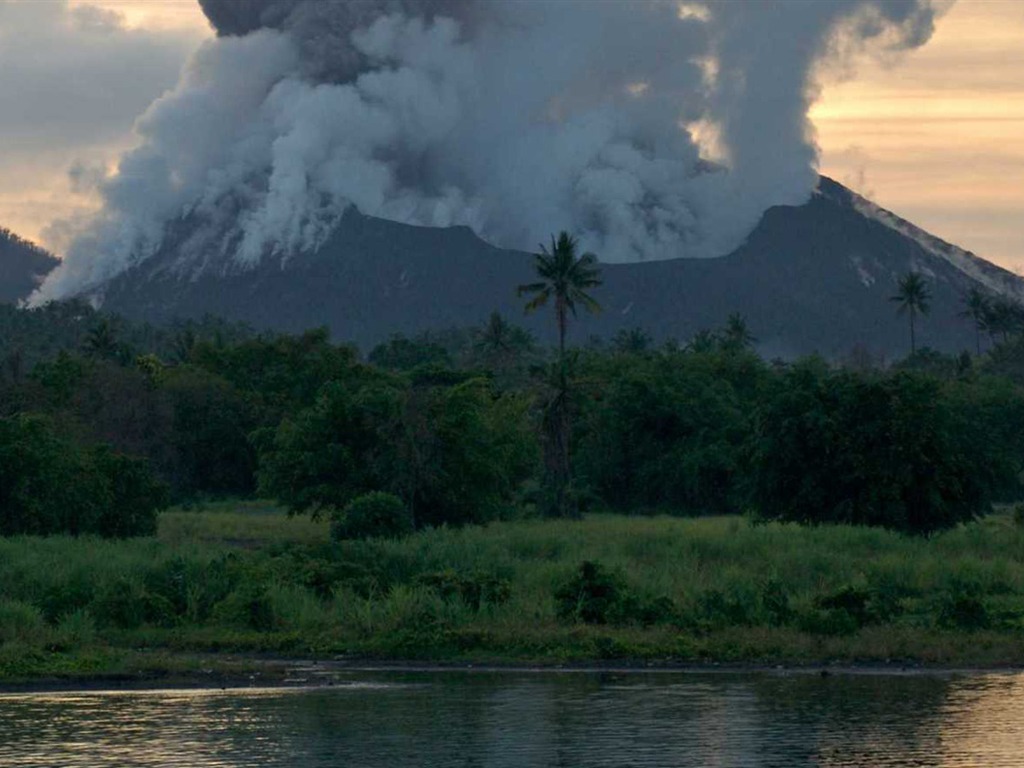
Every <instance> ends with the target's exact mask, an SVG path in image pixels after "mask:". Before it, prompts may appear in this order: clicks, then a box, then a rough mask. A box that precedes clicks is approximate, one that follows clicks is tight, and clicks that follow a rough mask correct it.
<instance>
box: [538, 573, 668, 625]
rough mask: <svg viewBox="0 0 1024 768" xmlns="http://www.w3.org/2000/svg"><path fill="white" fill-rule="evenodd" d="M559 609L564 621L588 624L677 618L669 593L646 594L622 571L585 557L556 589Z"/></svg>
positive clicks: (634, 622) (632, 622)
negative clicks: (632, 586) (630, 584)
mask: <svg viewBox="0 0 1024 768" xmlns="http://www.w3.org/2000/svg"><path fill="white" fill-rule="evenodd" d="M555 609H556V613H557V614H558V618H560V619H562V620H563V621H573V622H582V623H584V624H640V625H649V624H659V623H663V622H667V621H671V620H673V619H674V618H676V610H675V605H674V604H673V603H672V601H671V600H670V599H669V598H667V597H665V596H658V597H654V598H650V599H647V598H644V597H641V596H640V595H638V594H636V592H634V591H633V590H632V589H630V588H629V587H628V586H627V585H626V583H625V581H624V580H623V579H622V577H621V576H619V574H617V573H614V572H612V571H609V570H607V569H606V568H605V567H604V566H603V565H601V564H600V563H596V562H593V561H590V560H585V561H584V562H582V563H580V566H579V568H578V570H577V571H576V573H574V574H573V576H571V577H570V578H569V579H568V580H566V581H565V582H564V583H563V584H562V585H561V586H560V587H558V588H557V589H556V590H555Z"/></svg>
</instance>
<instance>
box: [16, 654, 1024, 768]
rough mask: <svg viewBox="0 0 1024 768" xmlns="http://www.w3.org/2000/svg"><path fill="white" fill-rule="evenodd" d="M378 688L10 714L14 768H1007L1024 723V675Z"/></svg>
mask: <svg viewBox="0 0 1024 768" xmlns="http://www.w3.org/2000/svg"><path fill="white" fill-rule="evenodd" d="M364 679H366V680H371V679H372V680H374V681H378V682H380V681H383V682H385V683H388V684H387V685H383V686H382V685H354V686H347V685H339V686H336V687H334V688H327V689H323V690H317V691H312V692H299V691H292V692H279V691H270V692H264V693H259V692H246V693H244V694H242V695H238V694H232V693H231V692H227V693H225V694H210V693H195V692H193V693H189V692H179V693H174V694H170V695H167V694H164V695H160V694H155V695H151V694H143V695H119V696H89V695H86V696H77V697H70V698H69V697H45V696H43V697H39V696H37V697H14V698H0V765H19V766H26V767H28V766H42V765H46V766H50V765H55V764H60V765H62V766H75V767H77V766H85V765H88V766H104V765H115V764H117V765H125V764H130V765H134V766H140V767H144V768H148V767H149V766H185V765H187V766H190V767H191V768H212V767H213V766H242V765H246V766H248V765H255V764H258V765H261V766H303V768H326V767H327V766H331V767H332V768H333V766H347V767H351V766H359V767H360V768H383V767H384V766H387V768H392V767H393V766H403V767H408V768H415V767H418V766H424V767H425V766H430V768H454V767H455V766H460V767H472V766H479V767H480V768H484V767H486V768H513V767H515V768H520V766H568V767H572V768H575V767H577V766H596V767H600V766H627V765H628V766H637V767H642V766H665V765H674V766H701V767H702V768H703V767H706V766H707V767H712V768H713V767H714V766H756V767H757V768H770V767H773V766H780V767H781V766H787V767H788V766H792V765H799V764H815V765H823V766H832V767H833V768H836V767H838V766H872V767H874V766H887V765H897V764H898V765H907V764H926V765H945V766H954V765H964V764H977V765H991V766H997V765H1012V764H1013V761H1016V760H1017V759H1018V757H1017V751H1018V743H1019V732H1020V726H1021V724H1022V723H1024V676H1020V675H1017V676H1012V675H986V676H976V677H971V678H938V677H925V676H913V677H892V676H880V675H879V676H872V675H865V676H833V677H829V678H824V679H823V678H820V677H818V676H816V675H810V674H806V675H804V674H796V675H779V676H776V675H758V674H735V675H734V674H721V675H690V674H654V673H652V674H618V673H603V674H590V673H586V674H583V673H567V674H560V675H558V674H527V673H500V674H491V673H472V672H470V673H463V672H452V673H444V674H412V673H390V674H382V675H374V676H372V677H370V676H368V677H366V678H364ZM1000 761H1002V762H1000Z"/></svg>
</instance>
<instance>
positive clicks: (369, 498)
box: [331, 491, 413, 541]
mask: <svg viewBox="0 0 1024 768" xmlns="http://www.w3.org/2000/svg"><path fill="white" fill-rule="evenodd" d="M412 530H413V526H412V515H410V514H409V510H408V509H407V508H406V506H405V504H403V503H402V500H401V499H400V498H398V497H397V496H395V495H393V494H390V493H383V492H381V491H372V492H370V493H364V494H363V495H362V496H358V497H356V498H355V499H353V500H352V501H351V502H349V503H348V504H347V505H346V506H345V509H343V510H342V511H341V514H339V515H337V516H336V517H335V518H334V520H332V521H331V538H332V539H334V540H336V541H337V540H340V539H370V538H388V539H397V538H401V537H402V536H406V535H408V534H410V533H412Z"/></svg>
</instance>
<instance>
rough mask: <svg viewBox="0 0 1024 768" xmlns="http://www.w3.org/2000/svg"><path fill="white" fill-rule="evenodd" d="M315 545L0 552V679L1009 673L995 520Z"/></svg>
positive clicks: (479, 530)
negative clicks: (392, 673) (274, 670)
mask: <svg viewBox="0 0 1024 768" xmlns="http://www.w3.org/2000/svg"><path fill="white" fill-rule="evenodd" d="M328 538H329V537H328V529H327V525H326V523H313V522H311V521H309V520H307V519H303V518H288V517H286V516H285V515H284V514H283V513H281V512H280V511H279V510H277V509H274V508H273V507H270V506H268V505H263V504H257V503H245V504H230V505H229V504H223V505H215V506H211V507H209V508H207V509H204V510H193V511H185V510H174V511H171V512H168V513H165V514H164V515H163V516H162V519H161V521H160V530H159V533H158V535H157V536H156V537H153V538H149V539H135V540H127V541H103V540H97V539H71V538H61V537H54V538H49V539H38V538H28V537H23V538H10V539H0V585H2V586H0V683H2V684H6V685H9V684H12V683H16V682H18V681H21V682H31V681H42V680H49V681H55V680H56V681H60V680H67V681H89V680H115V681H116V680H122V681H126V682H127V681H133V680H134V681H142V683H143V684H145V683H146V682H147V681H154V682H161V681H164V682H166V681H170V680H175V679H177V680H178V681H179V682H184V683H188V684H193V683H194V684H201V683H202V681H203V680H204V679H207V680H209V681H210V683H212V684H213V685H217V684H218V683H219V682H232V684H236V683H238V682H239V681H241V683H242V684H246V683H248V682H249V676H250V675H252V674H254V671H259V670H260V669H261V668H265V667H266V665H267V664H271V665H273V664H274V663H276V662H275V661H274V660H275V659H286V658H296V657H304V658H317V659H320V660H323V661H329V662H331V663H333V662H334V661H335V660H336V659H337V658H338V657H341V659H342V660H345V659H348V660H352V659H358V660H359V663H362V664H366V663H376V662H378V661H383V660H403V661H404V662H406V663H412V664H422V663H437V662H441V663H448V664H455V665H466V664H474V665H507V664H517V665H524V666H527V667H532V666H543V667H557V666H558V665H563V666H564V665H581V664H588V663H589V664H596V665H598V666H601V665H606V664H610V665H618V666H637V667H646V666H647V665H650V666H651V667H654V668H664V667H679V666H693V665H698V666H704V665H712V664H716V663H717V664H726V665H729V664H740V665H748V666H764V667H772V666H774V665H776V664H782V665H786V666H799V667H816V666H820V665H834V666H835V665H839V666H841V665H851V664H853V665H869V666H878V667H880V668H888V669H894V670H898V669H901V668H903V667H909V668H913V667H914V666H915V665H924V666H928V667H970V668H999V667H1012V666H1017V665H1019V664H1021V663H1022V661H1024V632H1021V629H1022V628H1024V529H1022V528H1021V527H1020V526H1018V525H1016V524H1015V523H1014V521H1013V520H1012V518H1011V517H1010V516H1009V515H996V516H993V517H991V518H989V519H987V520H984V521H982V522H979V523H974V524H971V525H968V526H963V527H961V528H958V529H956V530H953V531H949V532H947V533H944V534H941V535H939V536H936V537H933V538H931V539H910V538H905V537H901V536H897V535H894V534H891V533H888V532H885V531H878V530H868V529H851V528H842V527H821V528H799V527H796V526H781V525H767V526H754V525H751V524H750V523H749V522H748V521H746V520H743V519H740V518H697V519H680V518H669V517H655V518H626V517H618V516H592V517H589V518H588V519H586V520H584V521H582V522H579V523H569V522H562V521H520V522H506V523H495V524H492V525H489V526H486V527H473V528H465V529H460V530H444V529H442V530H434V531H426V532H423V533H419V534H416V535H414V536H412V537H409V538H408V539H404V540H401V541H392V542H380V541H376V542H347V543H341V544H331V543H330V542H329V540H328ZM583 563H589V564H590V565H588V566H583ZM214 676H216V677H214Z"/></svg>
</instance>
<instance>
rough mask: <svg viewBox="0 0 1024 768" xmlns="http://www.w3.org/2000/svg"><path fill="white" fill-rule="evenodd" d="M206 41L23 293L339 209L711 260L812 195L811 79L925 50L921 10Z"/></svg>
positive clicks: (300, 26) (556, 9) (704, 15)
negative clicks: (879, 57) (95, 200)
mask: <svg viewBox="0 0 1024 768" xmlns="http://www.w3.org/2000/svg"><path fill="white" fill-rule="evenodd" d="M200 4H201V5H202V8H203V11H204V12H205V13H206V15H207V17H208V18H209V19H210V22H211V24H212V25H213V26H214V28H215V29H216V30H217V33H218V36H217V37H216V38H215V39H211V40H209V41H207V42H206V43H204V44H203V45H202V46H201V47H200V49H199V50H198V51H197V52H196V53H195V55H194V56H193V57H192V59H191V61H190V62H189V63H188V65H187V66H186V68H185V70H184V71H183V72H182V75H181V79H180V81H179V83H178V85H177V87H176V88H175V89H174V90H172V91H171V92H169V93H166V94H164V95H163V96H161V97H160V98H158V99H157V100H156V101H155V102H154V103H153V104H152V106H150V108H149V109H148V110H147V111H146V112H145V114H143V115H142V116H141V117H140V118H139V119H138V122H137V124H136V132H137V134H138V137H139V143H138V146H137V147H136V148H135V149H133V150H131V151H130V152H128V153H127V154H125V155H124V156H123V157H122V158H121V161H120V165H119V169H118V172H117V173H116V174H113V175H111V176H109V177H106V178H99V179H97V180H95V184H96V189H97V191H98V192H99V194H100V196H101V198H102V200H103V203H104V206H103V209H102V211H101V212H100V214H98V215H97V216H95V217H93V218H91V219H89V220H87V221H78V222H62V223H61V224H60V225H59V226H60V227H61V228H62V229H63V231H65V232H71V233H72V235H71V237H70V238H69V245H68V247H67V249H66V253H65V257H66V258H65V261H64V263H63V264H62V265H61V266H60V267H59V268H58V269H57V270H56V271H55V272H54V273H53V274H52V275H51V276H50V278H49V279H48V280H47V281H46V283H45V284H44V286H43V287H42V288H41V290H40V292H39V293H37V294H36V296H35V299H34V300H35V301H36V302H41V301H45V300H47V299H51V298H59V297H62V296H66V295H69V294H73V293H76V292H80V291H83V290H87V289H89V288H90V287H93V286H95V285H97V284H99V283H101V282H102V281H104V280H106V279H109V278H110V277H112V276H113V275H115V274H117V273H119V272H121V271H123V270H124V269H126V268H127V267H129V266H131V265H132V264H135V263H138V262H139V261H141V260H144V259H146V258H149V257H150V256H152V255H153V254H154V253H156V252H157V251H158V250H159V249H160V247H161V245H162V244H163V243H164V241H165V239H166V238H168V237H173V238H174V243H175V249H176V253H177V254H178V258H179V263H180V266H181V268H182V269H183V270H197V269H203V268H214V266H215V267H216V268H219V269H244V268H245V267H246V266H247V265H251V264H254V263H256V262H258V261H260V260H262V259H271V258H276V259H283V258H286V257H287V256H288V255H290V254H293V253H295V252H297V251H301V250H311V249H315V248H316V247H317V246H318V244H320V243H322V242H323V241H324V240H325V238H326V237H328V236H329V235H330V233H331V231H332V229H333V227H334V225H335V224H336V223H337V221H338V219H339V217H340V216H341V215H342V214H343V213H344V211H345V210H346V209H347V208H349V207H350V206H355V207H356V208H357V209H358V210H359V211H361V212H362V213H364V214H369V215H373V216H380V217H384V218H389V219H395V220H399V221H403V222H409V223H415V224H424V225H435V226H446V225H452V224H466V225H469V226H471V227H472V228H473V229H474V230H476V231H477V232H478V233H479V234H480V235H481V236H483V237H484V238H485V239H488V240H490V241H492V242H494V243H497V244H499V245H503V246H508V247H518V248H533V247H535V246H536V243H537V242H540V241H546V239H547V237H548V235H549V234H550V233H551V232H553V231H556V230H560V229H569V230H571V231H573V232H574V233H576V234H577V235H579V236H580V238H581V239H582V241H583V243H584V245H585V246H586V247H587V248H588V249H590V250H593V251H595V252H596V253H597V254H598V255H599V256H600V257H601V258H602V259H603V260H606V261H631V260H641V259H663V258H671V257H676V256H691V257H709V256H717V255H721V254H724V253H727V252H728V251H730V250H731V249H733V248H734V247H735V246H737V245H738V244H739V243H740V242H742V240H743V238H744V237H745V236H746V234H747V233H748V232H749V231H750V229H751V228H752V227H753V226H754V225H755V224H756V223H757V221H758V219H759V218H760V216H761V214H762V213H763V211H764V210H765V209H767V208H768V207H770V206H772V205H778V204H799V203H801V202H803V201H804V200H806V198H807V197H808V195H809V194H810V192H811V191H812V189H813V187H814V184H815V183H816V180H817V174H816V170H815V165H816V149H815V145H814V140H813V133H812V129H811V126H810V124H809V122H808V119H807V112H808V109H809V107H810V106H811V104H812V103H813V101H814V98H815V95H816V89H817V85H816V84H817V82H818V77H819V75H820V73H821V71H822V69H823V68H829V67H845V66H847V65H848V64H849V62H850V61H851V57H853V56H855V55H857V54H858V53H859V52H860V51H861V50H862V49H864V48H865V47H869V46H870V47H871V48H872V49H875V50H878V51H882V52H894V51H899V50H902V49H906V48H910V47H914V46H918V45H921V44H923V43H924V42H925V41H927V39H928V38H929V36H930V34H931V32H932V26H933V21H934V17H935V14H936V11H935V9H934V8H933V7H932V6H931V5H930V4H929V3H928V2H926V0H830V2H821V3H809V2H802V1H800V0H779V1H777V2H771V3H767V2H765V3H760V2H742V3H738V2H709V3H699V4H698V3H692V4H691V3H686V4H682V5H681V4H680V3H678V2H663V1H662V0H622V1H621V2H620V1H619V0H605V1H603V2H587V1H584V0H579V1H577V0H560V1H559V2H540V1H538V2H524V1H523V0H478V1H477V2H471V1H470V0H424V1H422V2H414V0H366V1H365V2H361V1H360V0H352V1H350V2H322V1H321V0H200Z"/></svg>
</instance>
